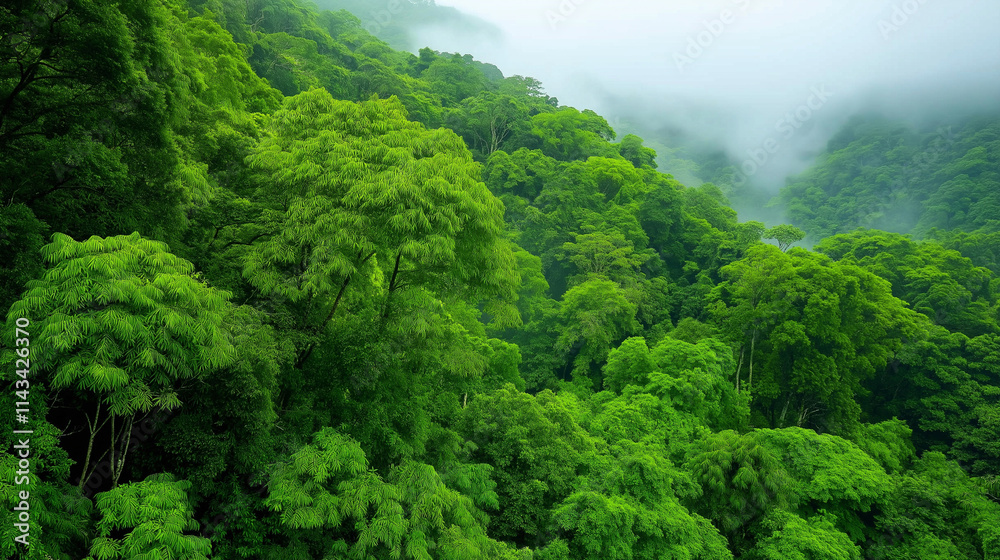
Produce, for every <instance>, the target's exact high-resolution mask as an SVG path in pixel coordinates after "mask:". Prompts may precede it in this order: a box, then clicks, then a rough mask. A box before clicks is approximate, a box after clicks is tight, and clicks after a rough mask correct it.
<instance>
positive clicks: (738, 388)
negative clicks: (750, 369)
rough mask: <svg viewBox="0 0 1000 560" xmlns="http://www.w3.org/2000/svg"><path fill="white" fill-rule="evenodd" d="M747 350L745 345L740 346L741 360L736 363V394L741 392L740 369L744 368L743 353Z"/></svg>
mask: <svg viewBox="0 0 1000 560" xmlns="http://www.w3.org/2000/svg"><path fill="white" fill-rule="evenodd" d="M745 350H746V348H745V347H743V346H740V361H739V363H738V364H737V365H736V394H737V395H738V394H740V370H742V369H743V353H744V351H745Z"/></svg>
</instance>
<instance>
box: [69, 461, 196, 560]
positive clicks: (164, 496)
mask: <svg viewBox="0 0 1000 560" xmlns="http://www.w3.org/2000/svg"><path fill="white" fill-rule="evenodd" d="M190 487H191V483H190V482H187V481H185V480H174V477H173V476H172V475H169V474H159V475H152V476H149V477H147V478H146V480H144V481H142V482H131V483H129V484H125V485H122V486H119V487H118V488H115V489H113V490H110V491H108V492H104V493H101V494H98V495H97V509H98V510H99V511H100V512H101V520H100V521H98V523H97V534H98V537H97V538H95V539H94V541H93V544H92V545H91V547H90V556H88V557H87V560H116V559H119V558H120V559H126V558H151V559H156V560H168V559H172V558H184V559H186V560H206V559H207V558H208V557H209V556H210V555H211V554H212V544H211V542H209V540H208V539H206V538H204V537H199V536H195V535H192V534H185V532H186V531H194V530H197V529H198V522H197V521H195V520H194V519H193V517H192V508H191V503H190V502H189V501H188V496H187V490H188V489H189V488H190ZM124 531H128V532H127V533H126V534H125V535H123V536H122V537H117V535H119V534H121V533H122V532H124ZM113 535H115V536H113Z"/></svg>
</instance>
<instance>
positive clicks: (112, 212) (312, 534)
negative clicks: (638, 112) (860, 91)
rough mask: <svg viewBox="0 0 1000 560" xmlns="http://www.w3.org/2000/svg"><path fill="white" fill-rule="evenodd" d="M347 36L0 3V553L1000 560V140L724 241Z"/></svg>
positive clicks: (454, 79)
mask: <svg viewBox="0 0 1000 560" xmlns="http://www.w3.org/2000/svg"><path fill="white" fill-rule="evenodd" d="M347 4H351V5H353V3H345V5H347ZM414 9H415V8H414ZM425 11H426V10H425ZM422 13H423V12H422ZM426 13H430V14H433V13H435V12H434V10H429V11H427V12H426ZM428 17H431V16H428ZM367 27H370V26H367ZM367 27H366V25H365V24H363V22H362V20H361V19H359V17H357V16H355V15H352V14H351V13H350V12H348V11H343V10H341V11H327V10H323V11H320V10H318V9H317V8H315V7H314V6H311V5H308V4H307V3H303V2H299V1H298V0H248V1H246V2H243V1H235V0H129V1H110V2H108V1H103V0H16V1H14V2H8V3H6V4H5V5H4V6H3V7H0V32H2V35H0V36H2V37H3V40H2V41H0V56H2V62H0V169H2V170H3V172H2V173H0V195H2V200H0V257H3V258H0V307H2V309H3V310H4V314H3V316H4V320H3V323H2V325H0V333H2V336H3V344H2V353H0V363H2V364H3V368H2V370H0V371H2V373H0V379H2V382H3V385H4V388H5V389H6V390H5V391H4V392H3V396H2V400H3V403H4V410H5V411H10V413H8V412H5V413H4V414H3V415H2V417H0V418H2V420H0V425H2V427H3V430H2V432H0V438H3V445H4V447H5V449H6V450H8V453H7V454H5V456H4V457H3V459H2V462H3V471H2V472H3V476H2V477H0V501H2V502H3V503H4V523H3V525H2V527H0V553H2V555H3V557H4V558H24V559H31V560H42V559H49V560H78V559H81V558H86V559H87V560H108V559H119V558H121V559H133V558H162V559H168V558H170V559H173V558H184V559H190V560H194V559H208V558H219V559H236V558H260V559H278V558H280V559H282V560H307V559H316V560H319V559H340V558H344V559H347V558H351V559H389V558H392V559H410V560H453V559H455V560H457V559H509V560H529V559H536V560H571V559H572V560H577V559H595V560H596V559H602V560H608V559H611V560H628V559H639V560H645V559H650V560H652V559H654V558H655V559H660V558H676V559H691V560H694V559H704V560H709V559H712V560H715V559H732V558H748V559H761V560H763V559H786V558H792V559H795V558H801V559H829V560H834V559H836V560H840V559H858V560H860V559H862V558H864V559H870V560H893V559H925V560H931V559H938V558H950V559H964V560H990V559H997V558H1000V482H998V481H1000V479H998V476H1000V443H998V442H1000V278H998V274H1000V258H998V255H997V249H996V247H997V241H998V239H997V236H998V235H1000V233H998V231H1000V230H998V227H1000V221H998V220H1000V207H998V206H997V203H998V200H997V196H998V194H997V193H998V192H1000V190H998V185H997V181H998V180H1000V179H998V176H997V171H998V169H1000V165H998V160H997V157H998V156H997V153H998V152H997V147H998V138H997V133H998V130H1000V128H998V125H997V121H995V120H989V119H979V120H971V121H969V122H968V123H967V124H966V125H965V126H964V127H963V128H962V129H961V130H958V131H954V132H953V133H951V134H950V135H944V136H942V135H940V134H935V133H928V132H926V131H917V132H915V131H913V130H911V129H908V128H906V127H904V126H901V125H899V126H897V124H894V123H891V122H880V121H877V120H874V119H864V118H862V119H859V120H857V121H856V122H852V123H851V124H850V125H849V126H848V127H847V128H845V130H843V131H842V132H841V133H840V134H838V135H837V136H836V137H835V138H834V139H833V140H831V142H830V143H829V145H828V148H827V150H826V153H825V154H824V155H822V156H821V157H820V158H819V159H818V161H817V163H816V164H815V165H814V166H813V167H811V168H810V169H809V170H807V171H806V172H804V173H802V174H801V175H799V176H797V177H795V178H794V179H793V180H791V181H790V182H789V184H788V186H787V187H786V188H785V189H784V190H783V191H782V193H781V195H780V197H779V199H780V201H781V203H782V204H784V205H785V207H786V208H787V210H788V218H789V220H788V221H789V222H790V223H774V224H765V223H762V222H760V221H741V220H740V218H739V215H738V214H737V212H736V211H735V210H733V209H732V208H731V206H730V201H729V199H728V198H727V192H728V191H727V189H726V188H724V187H725V185H722V186H719V185H717V184H714V183H698V184H686V185H685V184H682V183H681V182H680V181H678V180H677V179H675V177H674V176H672V175H670V174H665V173H662V172H661V171H659V170H658V159H657V152H656V151H655V150H654V149H652V148H651V147H649V146H648V145H646V143H645V141H644V140H643V139H642V138H640V137H639V136H638V135H635V134H621V131H616V130H614V128H613V127H612V125H611V124H609V121H608V120H607V119H606V118H605V117H604V116H601V115H599V114H598V113H596V112H595V111H593V110H590V109H586V108H574V107H569V106H564V105H562V104H560V103H559V100H558V99H557V98H555V97H553V96H550V95H549V94H548V93H546V91H545V89H544V87H543V85H542V84H541V83H540V82H539V81H538V80H537V79H534V78H531V77H525V76H518V75H514V76H505V75H504V74H503V73H502V71H501V70H502V69H498V68H497V67H496V66H493V65H491V64H488V63H485V62H482V61H479V60H476V59H475V58H473V57H472V56H471V55H469V54H462V53H447V52H438V51H435V50H432V49H430V48H422V49H419V50H417V51H416V52H414V53H410V52H405V51H401V50H395V49H394V48H392V47H390V45H389V44H388V43H386V42H385V41H383V40H382V39H380V38H377V37H375V36H373V35H372V34H371V33H370V30H369V29H368V28H367ZM928 147H932V148H933V150H932V151H931V153H932V154H933V157H923V158H921V159H920V160H919V162H918V165H916V167H914V166H913V165H910V163H911V162H913V161H914V158H916V157H918V156H919V154H920V153H927V150H928V149H929V148H928ZM706 169H708V166H706ZM720 174H721V171H720ZM720 176H721V175H720ZM897 203H901V204H902V203H905V204H906V205H908V206H907V208H910V209H912V210H913V211H912V213H908V214H905V215H902V214H901V215H897V216H894V217H890V216H889V215H888V214H887V208H889V207H891V206H893V205H895V204H897ZM874 227H880V228H883V229H884V230H883V229H872V228H874ZM804 240H805V241H807V242H808V243H807V244H809V243H814V244H811V245H809V246H810V247H811V248H806V247H805V246H803V245H804V244H803V241H804ZM21 410H24V411H25V412H24V413H22V412H21ZM15 411H16V414H15ZM25 430H30V432H31V433H30V434H21V433H17V432H19V431H25ZM24 438H28V439H27V440H25V439H24ZM29 448H30V452H29V453H28V456H27V457H25V455H24V454H23V453H22V450H28V449H29ZM24 461H28V463H29V464H30V469H26V468H24V464H25V462H24ZM22 503H23V504H25V506H24V507H22ZM26 508H27V509H26ZM25 515H28V516H29V517H30V521H24V519H25V518H24V516H25ZM19 520H20V521H19Z"/></svg>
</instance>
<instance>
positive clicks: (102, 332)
mask: <svg viewBox="0 0 1000 560" xmlns="http://www.w3.org/2000/svg"><path fill="white" fill-rule="evenodd" d="M43 255H44V257H45V260H46V261H47V262H48V263H49V265H50V268H49V269H48V270H47V271H46V273H45V276H44V277H43V278H41V279H40V280H36V281H33V282H31V283H30V284H29V289H28V291H27V292H25V294H24V296H23V297H22V298H21V300H20V301H18V302H17V303H15V304H14V306H13V307H11V311H10V314H9V317H11V318H14V317H40V318H41V319H40V320H38V321H37V323H36V324H37V327H36V331H37V335H38V336H39V338H40V339H42V340H44V341H45V344H44V345H41V346H39V347H37V348H36V349H35V353H36V359H37V360H39V361H40V362H41V363H47V364H53V366H52V377H51V383H52V386H53V387H54V388H64V387H74V388H78V389H81V390H84V391H88V392H91V393H94V394H96V395H97V396H98V397H99V398H100V400H101V401H102V402H103V403H104V404H106V405H107V406H108V407H109V409H110V411H111V413H112V414H115V415H127V414H133V413H136V412H146V411H149V410H150V409H151V408H153V407H154V406H155V407H164V408H173V407H175V406H178V405H179V404H180V402H179V401H178V400H177V396H176V393H175V392H174V388H173V382H174V381H175V380H178V379H184V378H190V377H194V376H196V375H199V374H202V373H205V372H208V371H211V370H213V369H217V368H221V367H224V366H226V365H228V364H230V363H232V362H233V360H234V349H233V346H232V343H231V341H230V340H229V337H228V336H227V334H226V332H225V330H224V329H223V326H222V321H223V313H224V310H225V306H226V304H227V299H228V297H229V296H228V294H227V293H225V292H220V291H218V290H215V289H213V288H210V287H208V286H206V285H205V284H204V283H202V282H201V281H199V280H198V279H197V278H195V277H194V276H193V272H194V270H193V267H192V266H191V263H189V262H187V261H185V260H183V259H180V258H178V257H175V256H174V255H172V254H170V253H169V252H168V251H167V247H166V246H165V245H164V244H162V243H158V242H155V241H150V240H147V239H143V238H142V237H140V236H139V235H138V234H133V235H130V236H127V237H126V236H118V237H110V238H107V239H102V238H100V237H96V236H95V237H91V238H90V239H88V240H86V241H82V242H78V241H74V240H73V239H71V238H69V237H68V236H66V235H63V234H55V235H53V236H52V243H50V244H49V245H46V246H45V247H44V249H43ZM11 320H13V319H11Z"/></svg>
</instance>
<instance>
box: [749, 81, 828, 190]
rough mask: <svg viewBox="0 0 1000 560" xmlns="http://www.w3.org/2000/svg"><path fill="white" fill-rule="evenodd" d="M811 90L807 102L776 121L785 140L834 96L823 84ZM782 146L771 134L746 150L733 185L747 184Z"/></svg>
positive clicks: (791, 136) (775, 128)
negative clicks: (745, 156) (745, 157)
mask: <svg viewBox="0 0 1000 560" xmlns="http://www.w3.org/2000/svg"><path fill="white" fill-rule="evenodd" d="M809 91H810V93H809V97H808V98H806V102H805V103H803V104H802V105H799V106H798V108H796V109H795V110H794V111H790V112H788V113H785V116H783V117H781V118H780V119H778V122H776V123H774V130H775V131H776V132H778V133H779V134H780V135H781V138H782V139H783V140H790V139H792V138H793V137H794V136H795V135H796V133H798V131H799V129H801V128H802V126H803V125H804V124H805V123H807V122H809V120H810V119H812V118H813V116H814V115H815V114H816V113H817V112H818V111H820V110H821V109H822V108H823V107H824V106H825V105H826V103H827V101H829V100H830V98H831V97H833V96H834V93H833V92H832V91H830V90H828V89H827V88H826V86H825V85H822V84H821V85H818V86H813V87H812V88H811V89H810V90H809ZM781 148H782V144H781V142H780V141H779V140H778V139H777V138H775V137H774V136H771V137H769V138H767V139H765V140H764V141H763V142H761V143H760V144H759V145H758V146H756V147H754V148H750V149H748V150H747V152H746V153H747V156H748V157H747V159H745V160H743V163H741V164H740V167H739V169H738V170H737V172H736V178H735V179H734V180H733V186H735V187H741V186H743V185H744V184H746V182H747V180H749V179H750V177H753V176H754V175H756V174H757V173H758V172H759V171H760V170H761V169H763V168H764V167H765V166H766V165H767V164H768V163H769V162H770V161H771V160H772V158H773V156H774V155H775V154H777V153H778V152H779V151H781Z"/></svg>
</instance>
